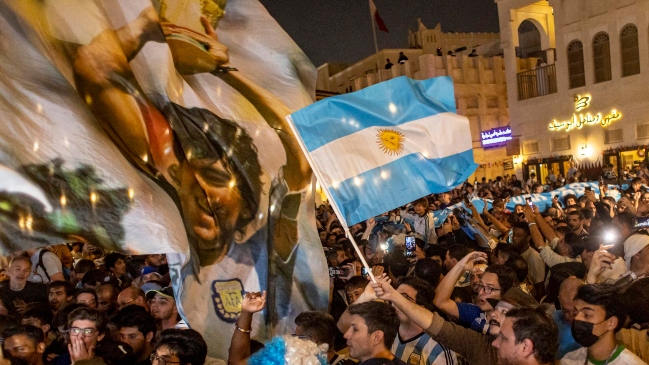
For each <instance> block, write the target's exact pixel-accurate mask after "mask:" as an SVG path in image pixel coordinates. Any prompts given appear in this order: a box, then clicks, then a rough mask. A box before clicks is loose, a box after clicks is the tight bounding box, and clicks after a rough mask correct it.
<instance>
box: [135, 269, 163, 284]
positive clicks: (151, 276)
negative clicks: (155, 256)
mask: <svg viewBox="0 0 649 365" xmlns="http://www.w3.org/2000/svg"><path fill="white" fill-rule="evenodd" d="M140 277H141V278H142V283H148V282H150V281H154V282H157V283H159V282H161V281H162V275H160V272H159V271H158V268H156V267H154V266H145V267H143V268H142V271H140Z"/></svg>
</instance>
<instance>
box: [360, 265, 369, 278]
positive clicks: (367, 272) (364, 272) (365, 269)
mask: <svg viewBox="0 0 649 365" xmlns="http://www.w3.org/2000/svg"><path fill="white" fill-rule="evenodd" d="M361 275H362V276H365V275H369V270H367V268H366V267H365V266H363V267H362V268H361Z"/></svg>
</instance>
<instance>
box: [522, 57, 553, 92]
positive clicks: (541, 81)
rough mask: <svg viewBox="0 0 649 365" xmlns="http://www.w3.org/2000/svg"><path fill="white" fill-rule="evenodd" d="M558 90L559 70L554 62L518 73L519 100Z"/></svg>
mask: <svg viewBox="0 0 649 365" xmlns="http://www.w3.org/2000/svg"><path fill="white" fill-rule="evenodd" d="M556 92H557V72H556V68H555V67H554V64H552V65H547V66H541V67H537V68H535V69H533V70H528V71H523V72H519V73H518V100H525V99H531V98H535V97H537V96H543V95H548V94H554V93H556Z"/></svg>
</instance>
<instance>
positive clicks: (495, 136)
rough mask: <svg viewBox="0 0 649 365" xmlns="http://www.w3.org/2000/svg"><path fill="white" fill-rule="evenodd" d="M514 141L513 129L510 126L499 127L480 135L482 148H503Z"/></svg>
mask: <svg viewBox="0 0 649 365" xmlns="http://www.w3.org/2000/svg"><path fill="white" fill-rule="evenodd" d="M511 139H512V129H511V128H510V127H509V126H505V127H498V128H494V129H490V130H488V131H485V132H481V133H480V141H481V142H482V147H502V146H504V145H505V143H506V142H507V141H511Z"/></svg>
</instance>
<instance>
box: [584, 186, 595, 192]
mask: <svg viewBox="0 0 649 365" xmlns="http://www.w3.org/2000/svg"><path fill="white" fill-rule="evenodd" d="M584 190H585V191H593V188H591V187H590V186H586V187H585V188H584Z"/></svg>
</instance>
